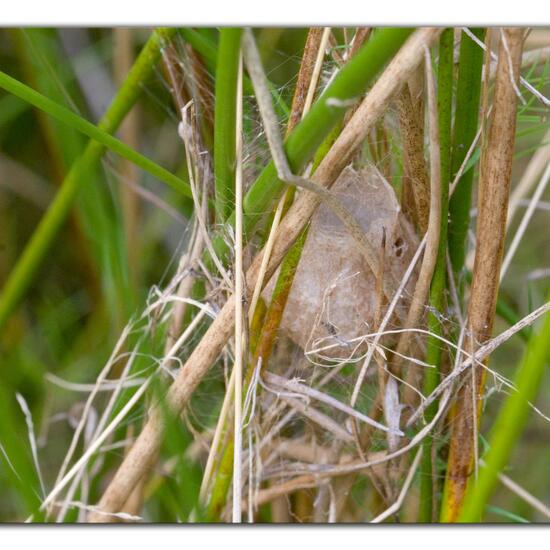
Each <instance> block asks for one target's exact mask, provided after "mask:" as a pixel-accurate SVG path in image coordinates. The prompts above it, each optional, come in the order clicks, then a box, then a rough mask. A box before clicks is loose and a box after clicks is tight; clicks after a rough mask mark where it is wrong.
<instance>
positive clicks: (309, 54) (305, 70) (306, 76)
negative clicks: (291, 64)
mask: <svg viewBox="0 0 550 550" xmlns="http://www.w3.org/2000/svg"><path fill="white" fill-rule="evenodd" d="M322 36H323V28H322V27H312V28H311V29H310V30H309V32H308V35H307V39H306V45H305V46H304V55H303V56H302V63H301V65H300V71H299V72H298V80H297V81H296V89H295V90H294V97H293V98H292V108H291V111H290V117H289V118H288V123H287V129H286V135H288V134H289V133H290V132H292V130H293V129H294V127H295V126H296V124H298V122H300V120H301V119H302V113H303V112H304V105H305V102H306V97H307V94H308V90H309V83H310V81H311V75H312V74H313V69H314V67H315V60H316V59H317V52H318V51H319V46H320V45H321V38H322Z"/></svg>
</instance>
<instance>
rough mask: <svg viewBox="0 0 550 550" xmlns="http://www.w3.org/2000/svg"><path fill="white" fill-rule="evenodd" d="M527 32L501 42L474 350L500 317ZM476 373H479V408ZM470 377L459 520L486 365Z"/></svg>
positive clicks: (459, 435) (459, 443)
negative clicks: (518, 92)
mask: <svg viewBox="0 0 550 550" xmlns="http://www.w3.org/2000/svg"><path fill="white" fill-rule="evenodd" d="M522 34H523V31H522V29H515V28H514V29H505V30H503V37H504V38H503V37H501V40H500V45H499V52H498V58H499V61H498V67H497V75H496V84H495V91H494V98H493V110H492V116H491V126H490V128H489V134H488V139H487V147H486V150H485V151H484V154H483V155H482V161H481V167H480V178H479V192H478V212H479V214H478V217H477V230H476V234H477V246H476V254H475V263H474V271H473V278H472V288H471V295H470V303H469V307H468V325H467V328H468V330H469V332H470V337H469V344H468V346H469V348H468V351H469V352H470V353H473V352H475V351H476V349H477V348H478V347H479V346H480V345H481V344H483V342H485V341H486V340H488V339H489V338H490V337H491V333H492V329H493V321H494V317H495V309H496V301H497V295H498V288H499V274H500V266H501V262H502V254H503V248H504V238H505V235H506V215H507V211H508V198H509V195H510V178H511V173H512V159H513V154H514V144H515V130H516V107H517V101H518V98H517V95H516V90H517V82H518V79H519V66H520V61H521V50H522ZM504 39H505V40H506V45H507V47H506V46H505V44H504ZM510 69H512V73H513V74H511V73H510ZM472 373H473V375H474V376H475V396H476V401H477V403H476V404H475V406H474V403H473V396H474V388H473V380H472ZM466 377H467V378H466V381H465V383H464V385H463V386H462V388H461V389H460V391H459V394H458V397H457V401H456V404H455V407H454V410H453V411H452V435H451V445H450V451H449V462H448V469H447V479H446V483H445V494H444V500H445V503H444V517H443V518H442V520H443V521H455V520H456V519H457V518H458V515H459V513H460V509H461V507H462V503H463V500H464V495H465V492H466V488H467V484H468V480H469V478H470V477H471V476H472V474H473V467H474V458H475V457H474V453H475V447H476V442H475V439H476V438H477V426H478V417H479V405H480V404H481V401H480V400H479V399H480V398H481V396H482V395H483V386H484V379H485V369H484V368H483V367H481V366H478V367H475V368H474V369H473V370H472V371H471V372H468V373H466Z"/></svg>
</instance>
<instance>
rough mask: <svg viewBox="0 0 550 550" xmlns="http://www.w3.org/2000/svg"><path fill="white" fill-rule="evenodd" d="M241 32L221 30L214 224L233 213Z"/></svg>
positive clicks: (215, 138) (215, 143)
mask: <svg viewBox="0 0 550 550" xmlns="http://www.w3.org/2000/svg"><path fill="white" fill-rule="evenodd" d="M241 35H242V29H238V28H225V29H221V30H220V45H219V48H218V63H217V69H216V105H215V127H214V181H215V189H216V200H215V208H216V222H217V223H220V224H221V223H223V222H224V221H225V220H226V219H227V218H228V217H229V216H230V215H231V212H233V210H234V206H235V204H234V203H235V201H234V191H233V187H234V182H235V166H236V139H237V134H236V119H237V118H236V117H237V79H238V74H239V57H240V52H241Z"/></svg>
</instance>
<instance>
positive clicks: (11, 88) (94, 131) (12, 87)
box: [0, 71, 193, 198]
mask: <svg viewBox="0 0 550 550" xmlns="http://www.w3.org/2000/svg"><path fill="white" fill-rule="evenodd" d="M0 87H1V88H4V89H5V90H6V91H8V92H10V93H12V94H14V95H16V96H18V97H19V98H21V99H23V100H25V101H27V102H28V103H30V104H31V105H34V106H35V107H37V108H38V109H41V110H42V111H44V112H46V113H48V114H49V115H50V116H52V117H54V118H56V119H57V120H59V121H61V122H63V123H65V124H67V125H68V126H71V127H73V128H75V129H76V130H78V131H80V132H82V133H83V134H85V135H87V136H88V137H89V138H91V139H93V140H94V141H97V142H98V143H99V144H101V145H102V146H104V147H106V148H108V149H110V150H111V151H113V152H114V153H117V154H118V155H120V156H121V157H123V158H125V159H127V160H129V161H130V162H133V163H134V164H135V165H136V166H138V167H139V168H142V169H143V170H145V171H147V172H149V173H150V174H151V175H152V176H154V177H156V178H158V179H159V180H160V181H163V182H164V183H166V184H168V185H169V186H170V187H172V188H174V189H176V190H177V191H180V192H181V193H182V194H184V195H185V196H187V197H189V198H192V197H193V195H192V193H191V188H190V187H189V185H188V183H187V182H185V181H183V180H182V179H180V178H178V177H176V176H174V175H173V174H172V173H170V172H169V171H168V170H166V169H165V168H162V166H159V165H158V164H156V163H155V162H153V161H152V160H150V159H148V158H147V157H144V156H143V155H142V154H140V153H138V152H137V151H135V150H134V149H132V148H131V147H128V145H126V144H125V143H123V142H122V141H120V140H119V139H117V138H115V137H113V136H112V135H110V133H109V132H107V131H105V130H104V129H103V127H102V126H103V125H102V124H99V125H98V126H95V125H94V124H92V123H91V122H88V121H87V120H85V119H84V118H82V117H80V116H78V115H77V114H75V113H73V112H72V111H70V110H69V109H67V108H66V107H64V106H63V105H60V104H59V103H56V102H55V101H52V100H51V99H49V98H48V97H46V96H43V95H42V94H41V93H39V92H37V91H36V90H33V89H32V88H30V87H29V86H27V85H25V84H23V83H22V82H19V81H18V80H16V79H15V78H12V77H11V76H9V75H7V74H6V73H4V72H2V71H0Z"/></svg>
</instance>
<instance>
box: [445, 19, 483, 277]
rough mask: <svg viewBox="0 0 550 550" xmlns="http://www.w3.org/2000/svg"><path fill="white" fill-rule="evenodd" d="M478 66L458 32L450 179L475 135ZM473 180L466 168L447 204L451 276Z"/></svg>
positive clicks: (478, 52)
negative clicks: (459, 38)
mask: <svg viewBox="0 0 550 550" xmlns="http://www.w3.org/2000/svg"><path fill="white" fill-rule="evenodd" d="M472 32H473V33H474V34H475V36H477V37H478V38H479V39H480V40H483V38H484V36H485V29H473V30H472ZM482 67H483V50H482V49H481V48H480V47H479V46H478V45H477V44H476V43H475V42H474V41H473V40H472V39H471V38H470V37H469V36H467V35H466V34H465V33H462V38H461V41H460V58H459V62H458V83H457V91H456V113H455V126H454V134H453V153H452V161H451V174H452V177H454V174H456V173H457V172H458V170H459V169H460V166H461V165H462V162H463V161H464V158H465V157H466V154H467V152H468V149H469V148H470V145H471V143H472V141H473V140H474V138H475V135H476V132H477V125H478V118H479V114H478V111H479V98H480V93H481V69H482ZM473 178H474V171H473V168H469V169H467V170H466V171H465V172H464V173H463V174H462V177H461V178H460V180H459V182H458V185H457V187H456V189H455V192H454V193H453V196H452V198H451V200H450V203H449V215H450V222H449V254H450V256H451V263H452V265H453V270H454V271H455V273H459V272H460V271H461V270H462V267H463V265H464V259H465V255H466V234H467V232H468V227H469V225H470V208H471V205H472V182H473Z"/></svg>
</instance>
